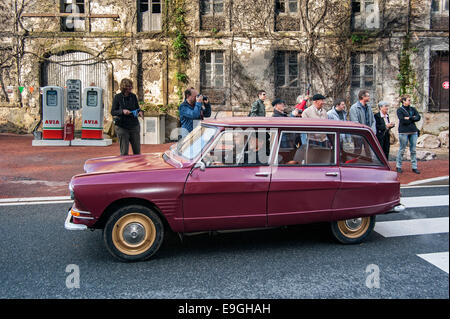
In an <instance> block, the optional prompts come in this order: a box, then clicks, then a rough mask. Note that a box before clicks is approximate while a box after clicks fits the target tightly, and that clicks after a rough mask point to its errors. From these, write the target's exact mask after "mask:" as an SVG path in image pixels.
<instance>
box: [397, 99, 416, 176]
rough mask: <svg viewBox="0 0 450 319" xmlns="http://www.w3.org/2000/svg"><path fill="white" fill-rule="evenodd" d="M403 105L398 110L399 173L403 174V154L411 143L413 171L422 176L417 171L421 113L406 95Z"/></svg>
mask: <svg viewBox="0 0 450 319" xmlns="http://www.w3.org/2000/svg"><path fill="white" fill-rule="evenodd" d="M401 102H402V105H401V106H400V107H399V108H398V110H397V116H398V119H399V125H398V139H399V141H400V148H399V150H398V154H397V172H398V173H402V172H403V171H402V160H403V153H404V152H405V149H406V146H407V145H408V143H409V152H410V154H411V166H412V171H413V172H414V173H416V174H420V172H419V170H418V169H417V159H416V144H417V137H418V133H417V132H418V131H419V130H418V129H417V127H416V122H418V121H420V115H419V112H417V110H416V109H415V108H413V107H412V106H411V98H410V97H409V96H408V95H405V96H403V97H402V99H401Z"/></svg>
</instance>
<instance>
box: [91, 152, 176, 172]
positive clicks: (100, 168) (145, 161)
mask: <svg viewBox="0 0 450 319" xmlns="http://www.w3.org/2000/svg"><path fill="white" fill-rule="evenodd" d="M162 155H163V153H151V154H142V155H130V156H109V157H99V158H91V159H88V160H87V161H86V162H85V163H84V171H85V172H86V173H106V172H125V171H142V170H158V169H168V168H174V167H173V166H172V165H170V164H168V163H166V162H165V161H164V159H163V156H162Z"/></svg>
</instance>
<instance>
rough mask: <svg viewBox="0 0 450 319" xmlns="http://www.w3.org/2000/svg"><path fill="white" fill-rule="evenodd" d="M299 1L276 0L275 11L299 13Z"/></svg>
mask: <svg viewBox="0 0 450 319" xmlns="http://www.w3.org/2000/svg"><path fill="white" fill-rule="evenodd" d="M297 1H298V0H276V1H275V9H276V12H277V13H297V11H298V2H297Z"/></svg>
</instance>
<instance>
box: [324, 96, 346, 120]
mask: <svg viewBox="0 0 450 319" xmlns="http://www.w3.org/2000/svg"><path fill="white" fill-rule="evenodd" d="M333 105H334V106H333V108H332V109H331V110H329V111H328V112H327V116H328V119H329V120H336V121H347V112H346V111H345V100H343V99H337V100H335V101H334V103H333Z"/></svg>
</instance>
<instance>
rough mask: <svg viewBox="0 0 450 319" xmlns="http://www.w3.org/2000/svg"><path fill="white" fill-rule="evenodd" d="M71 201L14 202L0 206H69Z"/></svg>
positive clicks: (0, 204)
mask: <svg viewBox="0 0 450 319" xmlns="http://www.w3.org/2000/svg"><path fill="white" fill-rule="evenodd" d="M71 203H73V200H60V201H44V202H15V203H0V207H1V206H25V205H47V204H71Z"/></svg>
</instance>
